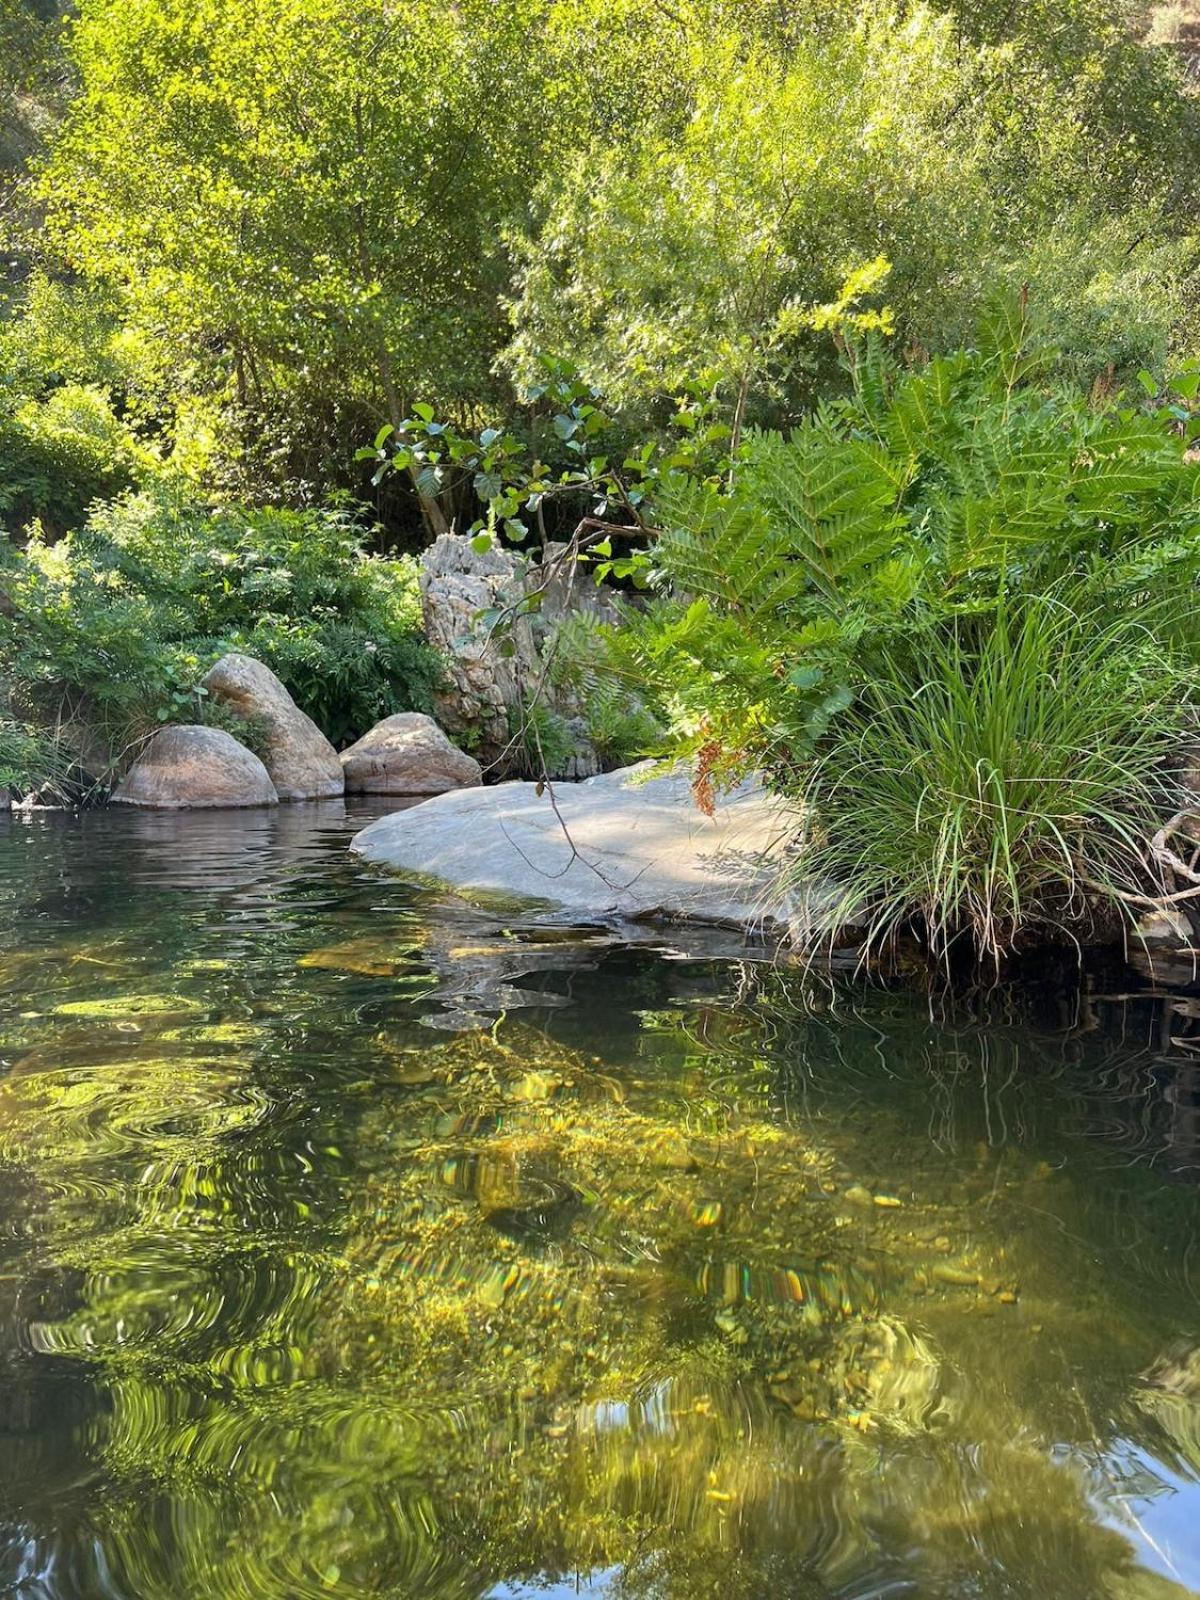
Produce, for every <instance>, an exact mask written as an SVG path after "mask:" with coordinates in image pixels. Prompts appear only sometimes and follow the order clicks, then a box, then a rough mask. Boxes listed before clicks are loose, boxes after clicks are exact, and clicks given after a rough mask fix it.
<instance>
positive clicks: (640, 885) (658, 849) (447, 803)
mask: <svg viewBox="0 0 1200 1600" xmlns="http://www.w3.org/2000/svg"><path fill="white" fill-rule="evenodd" d="M654 767H655V763H653V762H643V763H641V764H639V765H638V766H635V767H625V768H623V769H621V770H620V771H618V772H610V773H605V774H604V775H602V776H600V777H597V778H589V779H588V780H587V781H586V782H584V783H576V784H556V785H555V786H554V791H553V797H552V796H551V794H550V792H549V791H548V790H547V791H544V792H543V793H542V794H541V795H539V794H538V792H537V785H536V784H533V783H503V784H497V785H495V786H494V787H491V788H479V789H462V790H458V791H456V792H454V793H451V794H444V795H439V796H437V797H435V798H434V799H431V800H427V801H425V802H424V803H423V804H422V805H419V806H414V807H413V808H412V809H411V810H409V811H403V812H400V813H398V814H396V815H394V816H387V817H381V818H380V819H379V821H377V822H373V823H371V825H370V826H369V827H367V828H364V829H363V831H362V832H361V833H359V834H356V835H355V837H354V839H353V841H352V843H351V846H350V848H351V849H352V850H353V851H355V852H356V853H357V854H358V855H360V856H362V858H363V859H364V860H365V861H369V862H371V863H373V864H375V865H378V866H381V867H386V868H388V869H390V870H392V871H394V872H398V873H401V874H403V873H411V874H412V875H413V876H414V878H417V879H420V880H424V881H429V880H430V879H436V880H438V881H440V882H441V883H444V884H448V885H450V886H451V887H452V888H456V889H459V890H461V891H466V892H471V891H477V890H478V891H488V892H494V893H504V894H509V895H513V896H517V897H520V898H522V899H528V900H537V901H541V902H543V903H548V904H550V905H554V906H557V907H560V908H562V909H564V910H569V911H572V912H579V913H584V914H586V915H588V916H593V917H603V918H622V919H641V918H647V917H664V918H676V919H682V920H689V921H696V922H707V923H723V924H732V925H735V926H738V927H746V928H751V927H759V928H770V927H786V926H788V925H789V924H790V923H791V922H792V921H793V919H794V917H795V913H796V906H795V903H794V896H793V895H792V894H791V893H789V892H786V891H784V890H783V889H782V888H781V887H780V882H779V879H780V872H781V868H782V867H783V866H784V864H785V859H786V850H787V845H788V841H789V839H790V838H791V837H792V836H794V834H795V831H796V828H797V826H798V823H799V816H798V813H797V812H796V811H795V809H794V808H792V807H790V806H789V805H788V804H787V803H786V802H784V801H782V800H780V799H778V798H777V797H775V796H772V795H769V794H767V793H766V791H765V790H764V789H763V788H762V786H761V785H760V784H758V783H756V782H746V783H744V784H742V785H741V786H740V787H739V788H737V789H735V790H733V791H731V792H730V793H728V794H726V795H722V796H721V797H720V798H719V800H718V802H717V806H716V812H715V815H714V816H712V817H707V816H705V815H704V813H703V812H702V811H701V810H700V809H699V807H698V806H697V805H696V802H695V799H694V797H693V795H692V788H691V780H690V776H689V774H688V773H687V772H686V771H680V770H676V771H673V772H668V773H665V774H662V775H660V776H657V777H651V776H649V774H650V773H651V772H653V771H654Z"/></svg>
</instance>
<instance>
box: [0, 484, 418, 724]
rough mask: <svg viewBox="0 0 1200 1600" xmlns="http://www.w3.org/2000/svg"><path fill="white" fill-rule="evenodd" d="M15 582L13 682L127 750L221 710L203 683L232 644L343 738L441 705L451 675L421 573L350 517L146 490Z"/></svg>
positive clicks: (2, 645)
mask: <svg viewBox="0 0 1200 1600" xmlns="http://www.w3.org/2000/svg"><path fill="white" fill-rule="evenodd" d="M7 589H8V593H9V597H10V602H11V607H12V613H11V615H8V616H5V617H3V618H0V664H2V665H3V668H4V670H5V672H6V674H7V675H8V676H9V677H10V678H11V679H12V680H13V681H14V682H15V683H16V684H17V685H18V686H19V688H20V691H21V692H22V693H23V695H24V696H25V698H26V700H27V701H28V702H29V704H30V705H31V707H32V708H35V709H39V710H40V711H41V712H42V714H43V715H45V714H47V713H52V714H53V715H54V716H55V717H56V718H57V719H59V720H62V719H63V718H64V716H66V717H67V718H71V719H74V718H81V719H83V720H86V721H88V722H90V723H93V724H95V725H97V726H98V727H99V728H100V729H101V730H102V731H103V733H104V736H105V738H106V739H107V741H108V744H109V746H110V748H111V749H112V750H113V751H114V753H116V752H119V751H121V750H122V749H123V748H124V747H125V746H126V745H128V744H129V742H130V741H131V740H133V739H136V738H137V737H138V736H139V735H141V734H143V733H144V732H145V731H146V730H147V728H148V727H152V726H154V725H155V724H156V723H158V722H164V721H186V720H196V719H203V718H204V717H206V716H211V715H212V712H211V711H209V710H208V709H207V708H206V706H205V703H204V700H205V697H204V695H203V693H202V691H198V690H197V684H198V682H199V679H200V678H201V677H202V676H203V674H204V672H205V671H206V670H207V668H208V667H209V666H210V665H211V664H212V662H213V661H214V660H215V659H216V658H217V656H219V655H221V654H222V653H223V652H224V651H226V650H242V651H245V652H246V653H248V654H251V655H255V656H258V657H259V658H260V659H261V660H263V661H266V662H267V663H268V665H270V666H271V667H272V668H273V669H274V670H275V671H276V672H277V673H278V674H279V676H280V677H281V678H282V679H283V681H284V683H285V684H286V685H287V687H288V688H289V690H290V691H291V693H292V695H293V696H294V698H295V699H296V701H297V703H298V704H299V705H300V706H301V707H302V708H303V709H304V710H306V711H307V712H308V713H309V715H311V716H312V717H313V718H314V720H315V721H317V722H318V724H319V725H320V726H321V727H323V728H324V729H325V731H326V732H327V734H328V735H329V736H330V737H331V738H332V739H333V740H334V741H335V742H338V743H342V742H345V741H347V740H349V739H351V738H353V737H355V736H356V735H357V734H359V733H362V732H363V731H365V729H366V728H367V727H369V726H370V724H371V723H372V722H374V721H375V720H377V719H378V718H379V717H381V716H385V715H389V714H390V713H392V712H394V711H403V710H413V709H425V708H427V707H428V705H429V700H430V695H431V692H432V688H433V686H434V684H435V683H436V681H437V663H436V659H435V658H434V656H433V654H432V652H431V651H430V650H429V649H428V647H427V646H426V645H425V644H424V642H423V640H422V639H421V638H420V633H419V628H420V605H419V597H418V594H417V586H416V573H415V567H414V564H413V563H412V562H411V561H384V560H380V559H377V558H372V557H369V556H367V555H365V554H364V551H363V542H362V531H361V529H360V528H359V527H358V526H357V524H356V523H355V521H354V520H353V518H352V517H351V516H349V515H348V514H346V513H343V512H340V511H322V512H316V511H313V512H289V511H244V510H240V509H238V508H221V509H211V510H210V509H207V508H205V507H203V506H197V505H196V504H195V503H193V502H191V501H189V500H186V499H183V500H181V499H177V498H174V497H172V496H171V495H170V494H168V493H167V492H166V491H163V490H160V491H159V492H158V493H157V494H153V495H152V494H141V495H137V496H134V497H132V498H129V499H125V500H122V501H118V502H116V503H114V504H112V505H110V506H107V507H105V508H103V509H101V510H99V511H97V512H96V513H95V515H94V516H93V518H92V519H91V521H90V522H89V523H88V524H87V525H86V526H85V527H84V528H83V529H81V530H80V531H79V532H78V533H75V534H72V535H69V536H68V537H67V538H65V539H63V540H61V541H59V542H58V543H57V544H54V545H48V544H46V543H45V542H44V541H42V540H40V539H34V540H33V541H32V542H31V543H30V545H29V547H28V550H27V551H25V552H24V553H21V552H17V551H15V550H13V549H10V551H9V565H8V569H7Z"/></svg>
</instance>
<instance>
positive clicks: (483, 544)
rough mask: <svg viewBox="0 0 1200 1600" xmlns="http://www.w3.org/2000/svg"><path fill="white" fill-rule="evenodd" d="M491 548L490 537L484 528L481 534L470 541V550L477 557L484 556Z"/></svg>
mask: <svg viewBox="0 0 1200 1600" xmlns="http://www.w3.org/2000/svg"><path fill="white" fill-rule="evenodd" d="M491 548H492V536H491V534H490V533H488V531H487V529H486V528H485V529H484V530H483V532H482V533H477V534H476V535H475V537H474V538H473V539H472V540H471V549H472V550H474V552H475V554H476V555H477V556H485V555H487V553H488V551H489V550H490V549H491Z"/></svg>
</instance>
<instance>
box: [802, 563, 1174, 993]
mask: <svg viewBox="0 0 1200 1600" xmlns="http://www.w3.org/2000/svg"><path fill="white" fill-rule="evenodd" d="M975 626H976V627H977V626H978V622H976V623H975ZM1191 697H1192V675H1191V674H1190V673H1185V672H1183V671H1181V669H1180V668H1179V667H1178V666H1177V664H1176V663H1175V662H1174V660H1173V659H1172V658H1171V657H1170V656H1169V655H1168V654H1167V653H1166V652H1165V651H1164V649H1163V648H1162V647H1161V646H1160V645H1159V644H1157V643H1156V642H1155V640H1154V638H1153V637H1152V636H1151V635H1150V634H1149V633H1148V632H1147V631H1146V630H1145V629H1144V628H1143V627H1142V626H1140V625H1139V624H1138V623H1137V622H1135V621H1133V620H1131V619H1130V618H1128V617H1120V618H1118V619H1117V620H1115V621H1114V620H1112V619H1111V618H1106V617H1105V616H1104V615H1103V614H1102V613H1101V612H1100V611H1099V610H1092V609H1090V608H1089V609H1082V610H1076V609H1074V608H1072V607H1071V606H1070V605H1068V604H1066V603H1064V601H1063V599H1062V597H1061V596H1055V595H1049V596H1039V597H1035V598H1031V599H1029V600H1027V601H1025V602H1024V603H1023V604H1022V606H1021V608H1020V610H1019V611H1018V612H1011V611H1009V610H1008V609H1007V608H1005V607H1004V606H1001V608H1000V611H999V613H998V614H997V617H996V622H995V626H994V627H993V628H992V629H991V631H990V632H988V633H987V635H986V636H985V637H984V638H983V639H982V641H981V642H979V643H975V642H973V641H971V640H970V639H969V638H965V637H964V631H963V628H962V627H961V626H960V627H955V626H954V625H952V624H946V625H943V626H942V627H940V628H937V629H934V630H931V631H930V632H929V633H928V634H924V635H918V636H917V638H916V639H915V640H914V641H913V649H912V650H911V652H908V651H906V652H905V653H904V654H898V653H894V654H889V655H885V657H884V659H883V669H882V671H880V672H879V673H878V674H877V675H876V677H875V678H874V681H873V682H872V683H870V684H869V685H868V686H867V687H866V688H865V689H864V691H863V693H862V695H861V697H860V699H859V701H858V703H857V704H856V706H855V708H854V710H853V711H852V712H850V713H849V714H848V716H847V717H845V718H844V719H842V720H841V721H839V722H838V724H837V725H836V729H835V731H834V733H833V735H832V737H831V742H830V743H829V744H827V746H826V748H825V751H824V752H823V754H822V756H821V758H820V759H819V760H818V761H817V762H816V763H815V765H814V766H813V768H812V770H811V773H810V776H809V780H808V783H807V787H806V795H805V798H806V801H807V808H808V815H809V817H810V823H809V837H808V840H807V847H806V848H805V850H804V851H803V852H802V860H801V862H800V864H799V865H798V866H797V868H796V871H797V872H802V873H803V875H804V876H805V878H806V879H809V880H811V879H812V877H813V876H814V875H815V876H817V877H819V878H824V879H826V880H828V881H829V882H831V883H832V884H833V885H834V892H835V900H836V904H835V906H834V910H833V914H834V916H835V917H836V919H837V921H838V922H839V923H841V924H845V923H854V924H857V925H859V926H860V927H865V929H866V932H867V947H868V949H870V948H872V947H875V946H877V945H878V944H879V943H880V942H881V941H884V940H886V939H888V938H889V937H891V936H892V935H894V934H896V933H898V932H899V931H901V930H903V929H910V928H915V929H916V930H917V931H919V932H922V933H923V934H924V936H925V937H926V938H927V940H928V942H929V944H930V946H931V947H932V948H933V949H934V950H935V951H936V952H937V953H938V955H939V956H941V957H943V958H946V957H948V956H949V955H950V952H951V950H952V949H953V948H954V947H955V946H956V944H959V943H961V942H963V941H968V942H969V943H970V945H971V947H972V950H973V954H974V956H975V957H976V959H982V960H984V961H991V962H992V963H996V962H999V961H1000V959H1001V958H1002V957H1003V956H1004V955H1005V954H1006V953H1008V952H1010V951H1011V950H1012V949H1013V948H1014V947H1015V946H1017V945H1018V944H1019V943H1020V942H1021V941H1022V940H1023V938H1024V937H1025V936H1026V935H1028V934H1030V933H1034V932H1036V933H1037V934H1038V935H1039V937H1045V936H1046V934H1047V933H1054V932H1055V931H1057V932H1058V933H1061V934H1066V935H1067V936H1068V937H1070V936H1074V935H1076V934H1077V933H1078V932H1079V931H1080V930H1083V929H1087V928H1089V925H1090V924H1092V923H1093V922H1094V920H1095V918H1096V917H1097V915H1100V916H1101V917H1105V916H1107V917H1109V918H1111V915H1112V908H1113V906H1114V905H1118V906H1119V905H1121V904H1123V901H1122V895H1123V894H1125V893H1128V892H1129V891H1131V890H1132V891H1141V892H1143V893H1144V892H1145V888H1146V885H1147V881H1148V873H1150V869H1149V866H1148V863H1147V859H1146V854H1145V844H1146V840H1147V839H1148V838H1149V837H1150V836H1151V835H1152V834H1153V832H1154V830H1155V828H1156V827H1157V826H1158V825H1159V823H1160V822H1161V820H1162V818H1163V817H1164V816H1166V815H1168V814H1169V813H1170V811H1171V810H1172V809H1174V805H1173V803H1172V772H1171V769H1172V763H1173V762H1174V763H1175V764H1177V763H1178V757H1179V752H1180V748H1181V733H1182V730H1183V729H1184V727H1185V725H1186V723H1187V720H1188V718H1189V713H1190V700H1191ZM1150 876H1151V877H1152V874H1150Z"/></svg>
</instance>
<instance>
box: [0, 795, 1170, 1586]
mask: <svg viewBox="0 0 1200 1600" xmlns="http://www.w3.org/2000/svg"><path fill="white" fill-rule="evenodd" d="M362 820H363V819H362V817H361V816H359V817H357V818H356V817H353V816H347V814H346V812H345V810H344V808H343V807H342V806H341V804H340V803H338V804H330V805H325V806H322V805H317V806H300V807H290V808H289V807H283V808H280V809H279V811H278V812H276V813H273V814H267V813H261V814H240V815H234V814H226V815H209V816H207V817H206V816H192V817H183V818H179V817H175V818H172V817H166V816H162V815H157V816H155V815H144V816H142V815H137V814H121V813H117V812H109V813H96V814H91V815H85V816H82V817H67V816H60V815H50V814H47V815H44V816H38V815H33V816H25V817H17V818H14V819H13V820H12V821H11V822H7V821H6V822H5V823H4V824H3V832H2V833H0V1594H6V1595H19V1596H23V1597H29V1600H152V1597H153V1600H159V1597H161V1600H193V1597H194V1600H243V1597H245V1600H275V1597H279V1600H296V1597H308V1596H319V1597H322V1600H328V1597H355V1600H361V1597H374V1596H387V1597H394V1600H435V1597H436V1600H459V1597H464V1600H466V1597H470V1600H485V1597H486V1600H526V1597H529V1600H532V1597H535V1596H537V1597H546V1596H564V1597H565V1596H568V1595H570V1596H575V1595H591V1596H604V1597H624V1596H639V1597H642V1596H645V1597H672V1600H675V1597H678V1600H692V1597H698V1596H713V1597H718V1596H719V1597H721V1600H748V1597H756V1600H757V1597H762V1600H767V1597H772V1600H774V1597H791V1596H796V1597H800V1600H810V1597H811V1600H835V1597H836V1600H867V1597H871V1600H877V1597H892V1596H920V1597H937V1600H940V1597H946V1600H950V1597H954V1600H958V1597H979V1600H984V1597H989V1600H990V1597H1008V1596H1028V1597H1029V1600H1103V1597H1114V1600H1171V1597H1174V1600H1181V1597H1184V1596H1188V1595H1200V1485H1198V1475H1200V1248H1198V1247H1197V1235H1198V1225H1200V1188H1198V1185H1197V1176H1198V1174H1200V1139H1198V1134H1200V1087H1198V1080H1197V1067H1196V1063H1200V1020H1198V1017H1200V1005H1197V1004H1196V1003H1195V1002H1189V1001H1187V1000H1184V1001H1178V1000H1175V1001H1172V1000H1171V999H1170V998H1165V999H1162V998H1154V997H1149V996H1145V995H1137V994H1133V993H1125V992H1122V991H1123V990H1124V988H1125V986H1126V982H1127V980H1124V979H1120V980H1111V979H1110V980H1101V979H1099V978H1096V977H1093V978H1091V979H1089V980H1087V982H1085V983H1084V984H1082V985H1081V986H1080V987H1079V988H1078V989H1075V988H1071V987H1064V986H1062V985H1059V986H1057V987H1051V986H1047V988H1046V990H1045V991H1039V990H1025V991H1022V993H1021V994H1020V995H1019V996H1014V995H1012V994H1004V993H993V994H991V995H986V996H981V997H975V998H974V999H972V1000H968V999H963V1000H960V1001H955V1002H954V1003H953V1004H951V1003H950V1002H948V1001H945V1000H941V1001H931V999H930V998H929V997H928V996H926V995H922V994H921V993H919V992H917V991H916V990H914V989H912V988H897V987H891V988H887V987H883V986H870V985H866V984H862V983H858V984H854V983H851V982H847V981H845V980H842V979H839V980H837V981H836V982H834V981H831V980H827V979H824V978H819V977H816V976H808V977H806V976H804V975H803V974H802V973H800V972H799V971H797V970H795V969H793V968H791V967H789V966H787V965H785V964H782V963H779V962H773V961H770V960H764V959H761V957H762V954H763V953H762V952H755V951H752V950H745V949H743V948H742V947H740V946H739V944H738V943H737V942H736V941H735V940H734V939H733V938H732V937H731V936H728V935H724V934H719V933H712V934H707V935H706V934H702V933H692V934H689V935H687V936H683V935H678V936H676V935H673V934H671V933H669V932H663V931H661V930H660V931H659V932H657V933H655V932H651V931H650V930H643V931H642V932H641V933H640V934H639V935H636V936H634V937H632V938H630V939H624V940H622V939H618V938H616V937H615V936H614V935H613V934H612V933H611V932H608V931H606V930H604V929H599V928H590V929H589V928H578V927H567V926H563V925H558V924H556V923H554V922H553V921H552V920H549V919H546V918H543V919H541V920H538V919H536V918H533V917H531V916H530V915H529V914H528V913H525V912H522V911H520V910H517V909H514V908H512V907H506V906H504V905H500V904H496V903H492V904H490V905H484V906H475V907H471V906H466V905H462V904H457V903H453V902H449V901H440V900H439V899H438V897H437V896H435V895H434V894H432V893H431V892H430V891H428V890H426V889H421V890H418V889H411V888H406V887H405V886H403V885H400V884H397V883H395V882H393V881H390V880H388V879H386V878H384V877H381V876H379V875H377V874H374V873H372V872H370V871H368V870H366V869H364V868H363V867H361V866H360V865H358V864H357V863H356V862H355V861H354V860H353V858H351V857H350V856H349V855H348V854H347V851H346V844H347V841H348V839H349V837H350V834H351V833H352V832H353V830H354V828H355V827H356V826H358V825H360V823H361V821H362Z"/></svg>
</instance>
